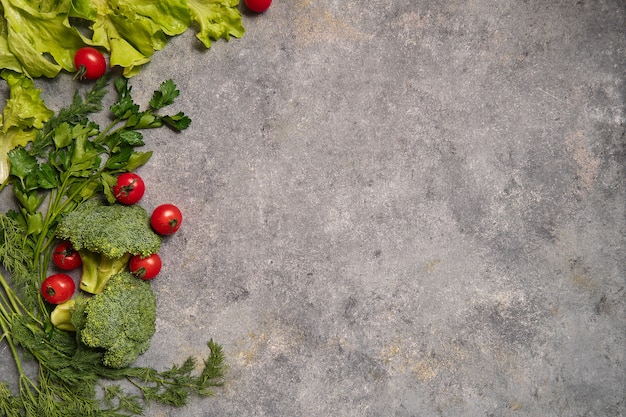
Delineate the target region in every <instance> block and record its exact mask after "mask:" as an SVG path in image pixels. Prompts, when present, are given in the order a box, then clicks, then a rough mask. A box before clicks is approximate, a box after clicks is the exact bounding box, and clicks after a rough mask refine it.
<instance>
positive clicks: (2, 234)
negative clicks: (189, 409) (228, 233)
mask: <svg viewBox="0 0 626 417" xmlns="http://www.w3.org/2000/svg"><path fill="white" fill-rule="evenodd" d="M1 4H2V7H4V8H5V10H4V12H5V16H6V15H9V14H10V12H11V11H7V8H8V7H9V6H11V5H12V4H13V3H11V2H10V1H4V0H3V1H2V3H1ZM56 4H58V2H54V3H50V4H49V7H55V6H53V5H56ZM73 4H75V5H76V6H80V2H73ZM31 11H32V10H31ZM32 12H33V13H38V11H37V12H35V11H32ZM0 21H1V20H0ZM0 27H1V26H0ZM2 33H4V32H2V31H0V46H1V45H2V42H1V36H3V35H1V34H2ZM1 53H2V52H0V54H1ZM3 62H4V61H3ZM10 75H11V74H10ZM11 76H12V75H11ZM15 79H16V80H18V79H19V77H16V78H15ZM108 81H109V80H108V76H106V75H105V76H104V77H103V78H100V79H98V80H96V82H95V83H94V86H93V88H92V89H91V90H90V91H87V92H86V93H85V94H84V95H81V94H78V93H77V94H76V95H75V96H74V99H73V100H72V103H71V105H70V106H68V107H67V108H63V109H60V110H59V111H58V112H57V113H56V114H55V115H53V116H52V115H51V116H52V117H50V116H49V120H48V121H47V122H46V123H45V124H44V123H43V120H40V117H39V116H37V117H33V118H32V119H31V120H30V121H28V122H27V123H30V124H31V125H32V127H33V136H34V140H32V141H31V142H30V143H28V144H27V145H20V146H18V147H16V148H15V149H13V150H12V151H11V152H10V153H9V158H10V172H9V174H10V175H9V177H8V178H7V179H6V180H5V181H4V182H2V183H1V184H0V192H2V191H12V193H13V195H14V197H15V205H16V209H15V210H9V211H8V212H7V213H0V263H1V266H2V271H7V272H8V273H9V274H10V277H7V278H5V275H3V274H4V272H3V273H2V274H0V343H2V344H3V346H2V347H0V352H3V353H2V354H3V355H4V354H6V355H10V357H11V358H12V359H13V360H14V362H15V366H14V367H13V368H12V369H14V370H15V371H11V372H8V373H7V372H5V373H3V378H2V379H3V380H4V379H8V378H10V377H11V376H13V374H14V372H15V373H16V374H15V380H14V381H10V382H9V381H1V382H0V415H7V416H11V417H28V416H35V415H37V416H47V417H59V416H111V417H113V416H125V415H143V414H144V410H145V408H146V406H147V405H148V404H150V403H154V402H158V403H162V404H170V405H173V406H182V405H185V404H186V402H187V401H188V398H189V396H190V395H192V394H199V395H210V394H211V392H212V391H211V389H212V387H214V386H217V385H220V384H221V381H222V379H221V378H222V376H223V373H224V368H223V365H222V362H223V355H222V352H221V348H220V346H219V345H217V344H216V343H214V342H213V341H212V340H211V341H209V342H208V347H209V350H210V351H209V354H208V356H207V357H206V358H205V359H204V361H203V362H202V363H201V365H203V366H201V367H200V369H197V367H196V363H195V360H194V359H193V358H188V359H187V360H186V361H184V362H183V363H182V364H180V365H174V366H173V367H172V368H171V369H167V368H166V369H165V370H164V371H159V370H156V369H152V368H150V367H134V366H124V367H121V368H111V367H108V366H106V365H105V364H104V362H103V361H104V355H105V354H106V351H109V350H111V349H107V350H106V351H105V350H103V349H102V348H92V347H90V346H88V345H86V344H85V342H84V341H83V340H82V337H77V336H80V332H81V330H80V329H81V326H80V325H79V326H76V324H80V323H81V322H80V318H81V317H84V315H81V312H83V313H84V312H85V310H84V309H81V308H82V306H86V305H87V304H88V303H89V302H88V301H87V304H84V303H82V302H81V303H78V301H79V300H83V299H85V300H87V299H90V297H91V298H95V297H98V295H94V296H86V295H83V293H82V292H79V294H78V295H76V296H75V297H74V298H72V299H70V300H68V301H66V302H64V303H61V304H58V305H57V306H56V307H55V308H54V310H52V312H51V311H50V306H49V305H48V303H46V301H45V299H44V297H43V295H42V293H41V285H42V282H43V281H44V279H45V278H46V274H47V270H48V267H49V265H50V262H51V258H52V256H53V255H52V254H53V250H54V246H55V245H56V244H57V243H58V240H57V237H56V235H57V228H58V225H59V222H60V221H61V220H62V219H63V218H65V217H67V216H69V215H70V213H73V212H74V211H76V210H78V209H79V208H80V207H82V206H83V205H84V204H93V203H89V201H92V200H94V199H98V200H99V201H101V200H102V199H103V198H104V199H105V200H106V203H105V204H117V203H115V197H114V196H113V193H112V192H111V188H112V186H113V185H114V184H115V180H116V176H118V175H119V174H120V173H122V172H128V171H133V170H135V169H136V168H137V167H139V166H141V165H142V164H144V163H145V162H147V161H148V160H149V159H150V155H151V154H150V153H149V152H140V151H138V150H137V148H138V147H140V146H142V145H143V136H142V133H141V131H142V130H144V129H151V128H157V127H161V126H168V127H170V128H172V129H173V130H182V129H184V128H186V127H187V126H188V125H189V122H190V120H189V119H188V118H187V117H186V116H185V115H184V114H183V113H182V112H181V113H178V114H174V115H163V114H160V113H159V111H160V110H161V109H162V108H163V107H164V106H167V105H169V104H171V103H172V102H173V101H174V99H175V98H176V97H177V96H178V90H176V87H175V85H174V83H173V82H172V81H171V80H170V81H166V82H165V83H163V84H161V86H160V88H159V89H158V90H157V91H155V93H154V94H153V97H152V99H151V100H150V105H149V106H148V107H147V108H146V109H144V110H142V109H140V107H139V106H138V105H137V104H135V103H134V102H133V100H132V97H131V89H130V87H129V86H128V80H126V79H116V80H115V89H116V91H117V94H118V97H117V100H116V101H115V103H114V104H113V105H112V106H111V107H110V110H111V113H112V116H111V118H110V120H111V124H110V125H109V126H106V127H105V128H103V129H101V128H100V127H99V126H98V125H97V124H96V123H95V122H93V121H91V120H90V118H89V117H90V115H91V114H92V113H94V112H98V111H99V110H101V108H102V105H101V104H102V98H103V96H104V94H105V90H106V86H107V85H108ZM18 84H19V83H18ZM12 90H13V89H12ZM27 91H29V93H33V91H32V90H27ZM13 94H14V92H13V91H12V92H11V97H14V96H13ZM33 96H34V95H33ZM22 110H24V109H22ZM22 110H20V111H19V112H16V113H15V114H22ZM6 114H8V113H7V111H6V110H5V116H6ZM33 114H39V112H33ZM100 119H102V118H100ZM24 120H25V119H24ZM40 121H41V123H40ZM5 122H6V119H5ZM20 123H22V122H20ZM9 125H11V126H14V125H15V124H14V122H11V123H9ZM37 125H41V126H40V127H37ZM19 126H23V125H19ZM20 129H22V127H20ZM44 203H45V204H44ZM124 207H125V208H131V207H132V206H124ZM145 215H146V216H147V213H146V214H145ZM146 222H147V223H146V225H145V228H146V229H149V228H150V225H149V220H146ZM126 274H129V273H128V272H126ZM133 279H135V280H136V281H137V282H138V283H144V284H148V285H149V284H150V283H149V282H143V281H141V280H139V279H137V278H133ZM101 295H102V294H101ZM101 319H102V318H101ZM111 319H112V318H111ZM68 320H69V322H68ZM73 321H74V322H75V323H73ZM55 323H58V324H59V325H58V326H56V327H55V325H54V324H55ZM70 326H71V327H70ZM148 327H149V326H148ZM76 328H78V329H79V330H78V332H77V333H74V332H71V331H66V330H72V329H76ZM60 329H65V330H60ZM105 349H106V347H105ZM120 360H121V358H120ZM25 361H30V362H31V363H29V364H26V363H25ZM27 365H28V366H27ZM115 381H122V382H121V383H116V382H115ZM127 382H130V383H131V385H132V387H133V389H132V390H130V391H129V390H128V389H129V386H128V384H127ZM16 391H17V392H16Z"/></svg>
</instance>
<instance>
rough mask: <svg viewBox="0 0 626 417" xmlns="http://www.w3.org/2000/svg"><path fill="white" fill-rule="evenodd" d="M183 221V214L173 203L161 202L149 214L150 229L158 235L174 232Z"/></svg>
mask: <svg viewBox="0 0 626 417" xmlns="http://www.w3.org/2000/svg"><path fill="white" fill-rule="evenodd" d="M182 222H183V214H182V213H181V211H180V209H179V208H178V207H176V206H175V205H173V204H162V205H160V206H158V207H157V208H155V209H154V211H153V212H152V216H150V224H151V225H152V229H154V231H155V232H157V233H158V234H160V235H171V234H173V233H175V232H176V231H177V230H178V229H179V228H180V225H181V223H182Z"/></svg>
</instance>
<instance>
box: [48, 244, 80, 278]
mask: <svg viewBox="0 0 626 417" xmlns="http://www.w3.org/2000/svg"><path fill="white" fill-rule="evenodd" d="M52 262H53V263H54V264H55V265H56V266H57V267H59V268H61V269H63V270H65V271H69V270H71V269H75V268H78V267H79V266H81V265H82V264H83V261H82V259H80V254H79V253H78V251H77V250H76V249H74V247H73V246H72V243H71V242H69V241H64V242H61V243H59V244H58V245H57V247H56V248H54V252H52Z"/></svg>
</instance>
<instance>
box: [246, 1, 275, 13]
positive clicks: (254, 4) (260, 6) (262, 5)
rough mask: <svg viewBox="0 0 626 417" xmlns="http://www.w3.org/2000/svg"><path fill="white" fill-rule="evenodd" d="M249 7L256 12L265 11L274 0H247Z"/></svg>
mask: <svg viewBox="0 0 626 417" xmlns="http://www.w3.org/2000/svg"><path fill="white" fill-rule="evenodd" d="M245 3H246V6H248V9H250V10H252V11H253V12H256V13H263V12H264V11H266V10H267V9H269V8H270V5H271V4H272V0H245Z"/></svg>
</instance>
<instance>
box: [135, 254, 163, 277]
mask: <svg viewBox="0 0 626 417" xmlns="http://www.w3.org/2000/svg"><path fill="white" fill-rule="evenodd" d="M128 269H129V270H130V273H131V274H133V275H134V276H136V277H137V278H141V279H143V280H144V281H148V280H150V279H152V278H154V277H156V276H157V275H159V272H161V257H160V256H159V255H157V254H156V253H153V254H152V255H150V256H148V257H147V258H142V257H141V256H140V255H135V256H133V257H132V258H130V262H129V263H128Z"/></svg>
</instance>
